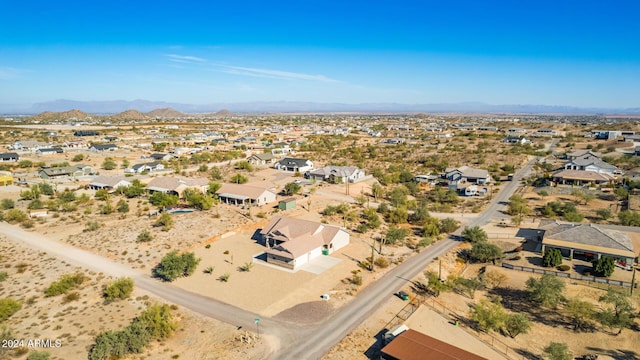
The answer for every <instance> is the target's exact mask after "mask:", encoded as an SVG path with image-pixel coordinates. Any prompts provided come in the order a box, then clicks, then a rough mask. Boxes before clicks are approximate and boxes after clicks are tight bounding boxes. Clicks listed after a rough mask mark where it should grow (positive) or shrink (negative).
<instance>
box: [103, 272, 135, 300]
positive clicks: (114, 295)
mask: <svg viewBox="0 0 640 360" xmlns="http://www.w3.org/2000/svg"><path fill="white" fill-rule="evenodd" d="M132 292H133V279H131V278H128V277H126V278H120V279H118V280H116V281H114V282H112V283H111V284H109V285H107V286H106V287H105V289H104V293H103V296H104V298H105V299H106V300H107V301H114V300H124V299H127V298H129V297H130V296H131V293H132Z"/></svg>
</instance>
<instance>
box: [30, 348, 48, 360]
mask: <svg viewBox="0 0 640 360" xmlns="http://www.w3.org/2000/svg"><path fill="white" fill-rule="evenodd" d="M49 359H51V354H50V353H49V352H48V351H35V350H34V351H32V352H30V353H29V355H27V360H49Z"/></svg>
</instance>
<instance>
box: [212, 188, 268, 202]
mask: <svg viewBox="0 0 640 360" xmlns="http://www.w3.org/2000/svg"><path fill="white" fill-rule="evenodd" d="M216 195H218V198H219V199H220V201H221V202H223V203H225V204H231V205H240V206H243V207H244V206H262V205H265V204H270V203H273V202H275V201H276V193H275V192H273V191H271V190H269V189H268V188H265V187H261V186H253V185H245V184H223V185H222V186H221V187H220V189H218V191H216Z"/></svg>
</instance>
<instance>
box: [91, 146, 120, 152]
mask: <svg viewBox="0 0 640 360" xmlns="http://www.w3.org/2000/svg"><path fill="white" fill-rule="evenodd" d="M89 150H91V151H115V150H118V147H117V146H116V145H115V144H93V145H91V147H89Z"/></svg>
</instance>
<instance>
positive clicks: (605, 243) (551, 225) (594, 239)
mask: <svg viewBox="0 0 640 360" xmlns="http://www.w3.org/2000/svg"><path fill="white" fill-rule="evenodd" d="M540 230H541V231H542V247H541V252H542V253H543V254H544V252H545V251H546V250H547V249H550V248H556V249H560V251H561V252H562V255H563V256H565V257H568V258H570V259H574V258H579V259H582V260H586V261H591V260H594V259H599V258H601V257H603V256H607V257H611V258H613V259H614V260H616V262H618V263H623V264H625V265H632V264H633V263H634V262H635V261H636V260H637V258H638V250H639V249H636V248H635V247H634V245H633V243H632V242H631V239H630V237H629V235H627V234H625V233H624V232H620V231H616V230H611V229H607V228H604V227H601V226H598V225H595V224H581V223H568V222H561V221H551V222H547V223H543V224H541V227H540Z"/></svg>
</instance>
